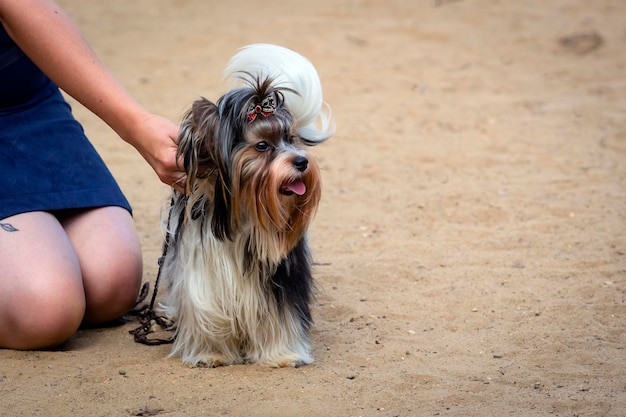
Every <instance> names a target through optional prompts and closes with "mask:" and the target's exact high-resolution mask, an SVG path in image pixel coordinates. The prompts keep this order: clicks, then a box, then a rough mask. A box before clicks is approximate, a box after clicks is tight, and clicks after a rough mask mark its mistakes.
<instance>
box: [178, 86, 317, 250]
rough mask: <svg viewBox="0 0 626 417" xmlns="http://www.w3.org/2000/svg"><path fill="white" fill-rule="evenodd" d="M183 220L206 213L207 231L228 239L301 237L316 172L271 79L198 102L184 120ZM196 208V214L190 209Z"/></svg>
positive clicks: (313, 204)
mask: <svg viewBox="0 0 626 417" xmlns="http://www.w3.org/2000/svg"><path fill="white" fill-rule="evenodd" d="M179 152H180V153H181V154H182V155H183V156H184V160H185V169H186V171H187V188H188V192H189V199H190V204H189V205H190V210H191V212H190V214H191V216H192V217H193V216H194V211H195V213H196V214H195V215H196V217H197V216H198V214H197V213H199V212H202V213H207V212H209V211H210V212H211V213H212V228H213V232H214V233H215V234H216V236H218V237H219V238H232V237H233V235H234V234H235V233H237V231H238V229H239V228H241V227H245V226H248V225H253V226H254V227H255V228H256V229H257V230H259V231H262V232H264V233H281V234H285V235H286V236H287V240H288V241H289V244H288V245H289V246H293V245H295V243H296V242H297V241H298V240H299V239H300V238H302V236H303V234H304V232H305V231H306V228H307V227H308V224H309V223H310V221H311V219H312V217H313V214H314V212H315V210H316V208H317V205H318V203H319V200H320V196H321V185H320V173H319V168H318V165H317V163H316V161H315V160H314V159H313V157H312V156H311V155H310V154H309V153H308V151H307V150H306V148H305V145H304V143H303V140H302V139H301V138H300V137H299V136H298V135H297V133H296V126H295V125H294V121H293V117H292V116H291V114H290V112H289V109H287V108H286V107H285V106H284V102H283V100H282V95H281V93H280V90H277V89H274V88H272V87H271V80H269V79H268V80H265V81H264V82H257V83H256V84H254V85H251V86H250V87H244V88H239V89H236V90H232V91H230V92H228V93H227V94H226V95H224V96H223V97H222V98H220V99H219V100H218V102H217V104H213V103H211V102H210V101H208V100H206V99H202V100H198V101H196V102H195V103H194V105H193V107H192V109H191V110H190V112H189V113H188V114H187V116H186V117H185V118H184V120H183V123H182V133H181V137H180V144H179ZM198 210H200V211H198Z"/></svg>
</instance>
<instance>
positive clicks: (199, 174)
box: [178, 98, 219, 191]
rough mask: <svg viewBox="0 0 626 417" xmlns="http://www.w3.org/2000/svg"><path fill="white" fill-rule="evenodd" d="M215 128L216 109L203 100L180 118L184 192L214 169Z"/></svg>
mask: <svg viewBox="0 0 626 417" xmlns="http://www.w3.org/2000/svg"><path fill="white" fill-rule="evenodd" d="M218 126H219V117H218V115H217V106H216V105H215V104H214V103H212V102H211V101H209V100H207V99H206V98H201V99H200V100H196V101H195V102H194V103H193V105H192V106H191V109H189V111H187V113H186V114H185V115H184V116H183V120H182V122H181V125H180V134H179V141H178V154H179V155H182V156H183V161H184V164H185V172H186V174H187V190H188V191H191V190H192V188H193V185H194V183H195V181H196V180H197V179H198V178H204V177H206V176H208V175H210V173H211V171H212V170H213V169H214V168H215V161H213V159H212V157H211V154H212V151H211V148H212V140H213V137H214V134H215V132H216V131H217V129H218Z"/></svg>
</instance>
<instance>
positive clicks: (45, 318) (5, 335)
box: [0, 287, 85, 349]
mask: <svg viewBox="0 0 626 417" xmlns="http://www.w3.org/2000/svg"><path fill="white" fill-rule="evenodd" d="M5 309H6V311H5V312H4V314H3V317H4V320H3V324H2V325H0V345H2V346H3V347H9V348H14V349H42V348H47V347H54V346H56V345H59V344H61V343H63V342H65V341H66V340H67V339H69V338H70V337H71V336H72V335H73V334H74V333H75V332H76V330H77V329H78V328H79V326H80V324H81V322H82V320H83V317H84V314H85V298H84V295H83V293H82V291H81V290H80V288H79V287H78V288H75V289H74V288H63V289H61V288H58V289H56V290H54V291H51V290H50V288H45V287H43V288H24V290H23V291H21V292H20V293H19V294H13V295H12V301H11V303H10V304H9V305H8V306H5Z"/></svg>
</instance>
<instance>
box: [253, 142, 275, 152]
mask: <svg viewBox="0 0 626 417" xmlns="http://www.w3.org/2000/svg"><path fill="white" fill-rule="evenodd" d="M254 149H256V150H257V151H259V152H266V151H269V150H270V149H272V147H271V146H270V144H269V143H267V142H265V141H263V142H259V143H257V144H256V145H254Z"/></svg>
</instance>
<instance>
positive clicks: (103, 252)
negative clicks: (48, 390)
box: [0, 207, 142, 349]
mask: <svg viewBox="0 0 626 417" xmlns="http://www.w3.org/2000/svg"><path fill="white" fill-rule="evenodd" d="M0 222H1V223H3V224H5V225H7V224H9V225H11V226H12V227H13V228H14V229H17V230H16V231H7V230H4V229H3V228H0V294H1V295H2V296H1V297H0V347H6V348H14V349H37V348H44V347H50V346H54V345H57V344H59V343H62V342H63V341H65V340H67V339H68V338H69V337H70V336H71V335H72V334H73V333H74V332H75V331H76V329H77V328H78V327H79V325H80V324H81V322H88V323H102V322H106V321H110V320H113V319H115V318H118V317H120V316H121V315H123V314H124V313H126V312H127V311H128V310H129V309H130V308H131V307H132V306H133V303H134V301H135V298H136V296H137V292H138V289H139V285H140V282H141V274H142V260H141V248H140V245H139V240H138V237H137V235H136V232H135V228H134V225H133V222H132V218H131V217H130V214H129V213H128V212H127V211H126V210H124V209H122V208H118V207H103V208H98V209H90V210H83V211H74V212H66V213H64V214H63V215H62V216H60V217H59V218H58V219H57V218H56V217H55V216H53V215H51V214H48V213H43V212H33V213H24V214H19V215H16V216H12V217H9V218H6V219H4V220H1V221H0ZM7 229H9V230H11V228H10V227H8V228H7Z"/></svg>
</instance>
